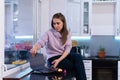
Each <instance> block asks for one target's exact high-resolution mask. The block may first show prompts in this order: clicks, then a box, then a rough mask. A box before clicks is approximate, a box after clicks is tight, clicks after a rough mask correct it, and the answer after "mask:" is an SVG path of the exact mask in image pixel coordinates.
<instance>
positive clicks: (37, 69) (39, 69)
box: [29, 53, 57, 74]
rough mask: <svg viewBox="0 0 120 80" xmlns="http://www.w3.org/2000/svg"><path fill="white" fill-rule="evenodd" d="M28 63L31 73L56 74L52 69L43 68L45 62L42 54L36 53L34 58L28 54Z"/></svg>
mask: <svg viewBox="0 0 120 80" xmlns="http://www.w3.org/2000/svg"><path fill="white" fill-rule="evenodd" d="M29 62H30V67H31V69H32V70H33V73H42V74H49V73H50V74H51V73H56V72H57V71H56V70H55V69H54V68H48V67H46V66H45V64H46V61H45V59H44V56H43V54H42V53H37V54H36V55H35V56H32V55H31V54H30V57H29Z"/></svg>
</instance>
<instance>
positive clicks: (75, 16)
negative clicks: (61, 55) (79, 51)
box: [66, 0, 82, 36]
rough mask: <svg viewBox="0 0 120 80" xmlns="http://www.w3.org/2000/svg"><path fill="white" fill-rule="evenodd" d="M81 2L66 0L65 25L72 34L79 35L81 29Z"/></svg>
mask: <svg viewBox="0 0 120 80" xmlns="http://www.w3.org/2000/svg"><path fill="white" fill-rule="evenodd" d="M80 6H81V4H80V1H74V0H73V1H71V0H67V8H66V16H67V26H68V28H69V29H70V30H71V32H72V36H80V34H81V33H80V30H81V26H80V24H81V18H82V17H81V14H80V13H81V8H80Z"/></svg>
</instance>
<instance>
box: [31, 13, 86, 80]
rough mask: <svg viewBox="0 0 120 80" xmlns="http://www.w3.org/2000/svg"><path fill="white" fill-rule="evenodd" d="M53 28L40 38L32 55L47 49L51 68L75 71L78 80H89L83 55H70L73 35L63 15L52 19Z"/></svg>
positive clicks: (59, 14) (32, 50)
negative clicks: (44, 48)
mask: <svg viewBox="0 0 120 80" xmlns="http://www.w3.org/2000/svg"><path fill="white" fill-rule="evenodd" d="M51 26H52V28H51V29H49V30H48V31H47V32H45V34H44V35H43V36H42V37H40V38H39V40H38V41H37V42H36V44H35V45H34V46H33V48H32V49H31V50H30V52H31V54H32V55H35V54H36V53H37V51H38V50H39V49H40V48H42V47H44V46H45V47H46V57H47V62H48V66H49V67H53V68H61V69H63V70H64V69H66V70H74V71H75V74H76V80H87V79H86V74H85V70H84V65H83V61H82V57H81V55H78V54H76V53H70V51H71V48H72V42H71V33H70V31H68V30H67V24H66V19H65V17H64V15H63V14H62V13H56V14H54V15H53V17H52V21H51Z"/></svg>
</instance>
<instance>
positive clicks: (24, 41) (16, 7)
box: [4, 0, 34, 69]
mask: <svg viewBox="0 0 120 80" xmlns="http://www.w3.org/2000/svg"><path fill="white" fill-rule="evenodd" d="M33 35H34V29H33V0H5V56H4V57H5V59H4V60H5V62H4V63H5V64H6V65H7V69H11V68H13V67H16V66H19V65H22V64H25V63H27V62H28V59H29V54H28V51H29V50H30V49H31V48H32V44H33Z"/></svg>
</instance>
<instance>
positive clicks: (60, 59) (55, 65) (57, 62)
mask: <svg viewBox="0 0 120 80" xmlns="http://www.w3.org/2000/svg"><path fill="white" fill-rule="evenodd" d="M68 54H69V53H67V52H64V53H63V55H62V56H61V57H60V58H58V59H55V60H54V61H53V62H52V64H53V67H54V68H56V67H57V65H58V64H59V62H60V61H62V60H63V59H65V58H66V57H67V55H68Z"/></svg>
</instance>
